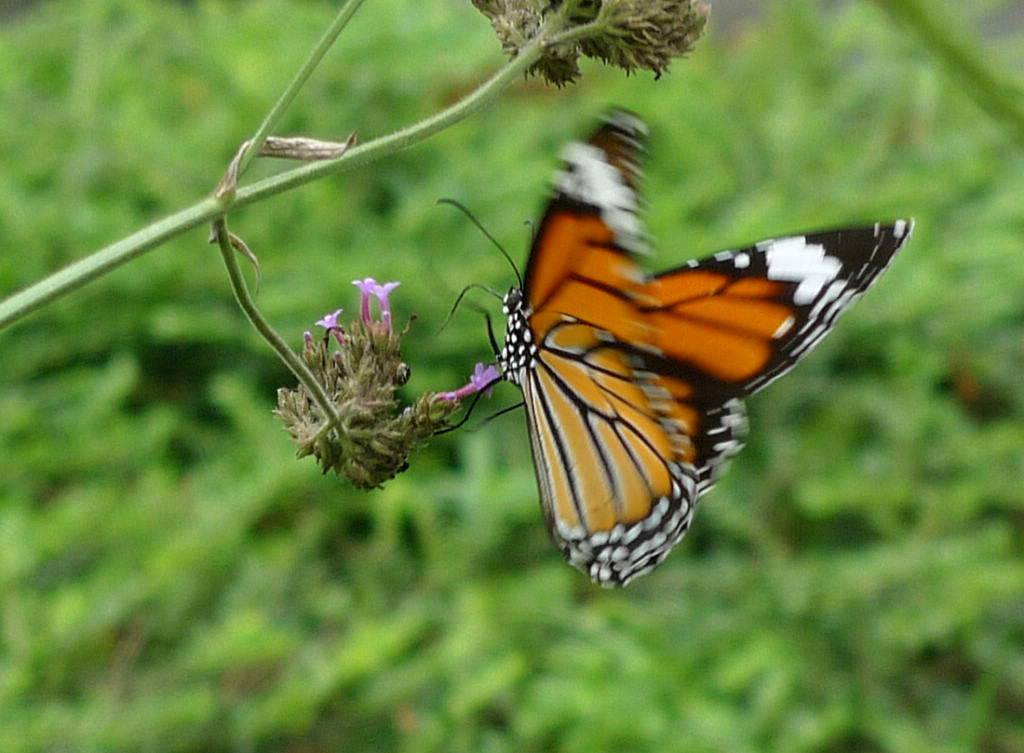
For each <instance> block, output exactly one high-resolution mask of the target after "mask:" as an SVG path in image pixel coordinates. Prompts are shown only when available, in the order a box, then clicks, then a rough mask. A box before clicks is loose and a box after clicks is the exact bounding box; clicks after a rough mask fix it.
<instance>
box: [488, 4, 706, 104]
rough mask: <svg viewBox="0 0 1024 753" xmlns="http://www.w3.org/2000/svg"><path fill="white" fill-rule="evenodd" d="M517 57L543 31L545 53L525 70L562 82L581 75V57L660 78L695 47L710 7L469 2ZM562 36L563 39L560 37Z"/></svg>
mask: <svg viewBox="0 0 1024 753" xmlns="http://www.w3.org/2000/svg"><path fill="white" fill-rule="evenodd" d="M473 5H474V6H476V8H477V9H478V10H480V12H481V13H483V14H484V15H485V16H487V18H488V19H489V20H490V22H491V26H493V27H494V31H495V33H496V34H497V35H498V39H499V40H500V41H501V46H502V48H503V49H504V50H505V52H506V53H508V54H509V55H510V56H512V57H515V56H516V55H518V54H519V51H520V50H521V49H523V48H524V47H525V46H526V45H527V44H529V43H530V42H532V41H533V40H535V39H537V38H538V37H539V36H541V35H542V34H545V33H548V34H550V38H551V40H552V41H550V42H549V43H548V44H547V45H546V47H545V52H544V56H543V57H542V58H541V59H540V60H539V61H538V62H536V63H534V65H533V66H531V68H530V70H529V73H531V74H535V75H540V76H543V77H544V78H545V79H547V80H548V81H550V82H551V83H553V84H555V85H557V86H561V85H563V84H567V83H572V82H573V81H575V80H576V79H577V78H579V76H580V68H579V58H580V55H585V56H587V57H592V58H597V59H599V60H602V61H604V62H605V63H608V64H609V65H614V66H616V67H618V68H622V69H623V70H625V71H626V72H627V73H632V72H633V71H636V70H641V69H643V70H649V71H652V72H653V73H654V75H655V76H656V77H657V76H660V75H661V74H662V73H664V72H665V71H666V70H668V66H669V63H670V62H671V60H672V58H676V57H681V56H683V55H685V54H687V53H688V52H690V50H692V49H693V46H694V44H695V43H696V41H697V39H699V38H700V36H701V34H702V33H703V31H704V26H705V24H706V23H707V19H708V14H709V12H710V9H709V7H708V6H707V5H705V4H704V3H702V2H700V1H699V0H473ZM559 40H563V41H559Z"/></svg>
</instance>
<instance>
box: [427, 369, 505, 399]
mask: <svg viewBox="0 0 1024 753" xmlns="http://www.w3.org/2000/svg"><path fill="white" fill-rule="evenodd" d="M499 381H501V372H500V371H498V369H497V367H495V366H494V364H491V365H490V366H486V367H485V366H484V365H483V364H482V363H478V364H477V365H476V366H475V367H474V368H473V375H472V376H470V378H469V384H467V385H466V386H464V387H459V389H457V390H455V391H453V392H441V393H439V394H438V396H437V397H438V399H439V400H446V401H448V402H451V401H453V400H462V399H463V398H464V397H467V396H468V395H472V394H473V393H474V392H483V393H484V394H485V395H486V396H487V397H490V396H491V393H492V392H493V391H494V385H495V384H497V383H498V382H499ZM485 390H486V391H485Z"/></svg>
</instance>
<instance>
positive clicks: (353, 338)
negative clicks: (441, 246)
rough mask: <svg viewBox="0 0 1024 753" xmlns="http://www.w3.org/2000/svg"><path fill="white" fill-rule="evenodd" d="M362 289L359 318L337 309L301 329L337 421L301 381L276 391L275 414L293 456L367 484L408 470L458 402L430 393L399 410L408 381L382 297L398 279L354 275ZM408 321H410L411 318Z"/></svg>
mask: <svg viewBox="0 0 1024 753" xmlns="http://www.w3.org/2000/svg"><path fill="white" fill-rule="evenodd" d="M355 284H356V285H357V286H359V287H360V290H361V291H362V294H363V300H362V307H361V308H362V312H361V313H362V316H361V318H360V319H357V320H355V321H353V322H351V323H349V324H348V325H347V326H346V327H344V328H343V327H342V326H341V325H340V324H338V315H339V314H340V313H341V311H340V310H339V311H336V312H334V313H333V314H330V315H328V316H326V317H324V318H323V319H321V320H320V321H319V322H317V324H318V325H320V326H322V327H324V328H325V330H326V331H325V332H324V335H323V337H321V338H319V339H314V338H313V336H312V335H311V334H310V333H308V332H307V333H306V337H305V344H304V346H303V349H302V360H303V361H304V362H305V364H306V366H308V367H309V370H310V371H311V372H312V374H313V377H314V378H315V379H316V381H317V383H318V384H319V385H320V386H321V387H322V388H323V390H324V392H326V394H327V396H328V397H329V399H330V402H331V408H332V410H333V412H334V414H335V416H336V419H337V424H336V425H335V424H333V423H331V421H330V420H329V419H328V417H327V416H326V415H325V413H324V411H323V409H322V408H321V407H320V405H319V404H318V402H317V401H316V400H315V399H314V398H313V397H312V396H311V395H310V394H309V392H308V391H307V390H306V389H305V388H304V387H303V386H302V385H301V384H300V385H299V386H298V387H296V388H294V389H287V388H281V389H279V390H278V391H277V409H276V410H275V411H274V414H275V415H276V416H277V417H278V418H279V419H280V420H281V422H282V423H283V424H284V426H285V429H286V430H287V431H288V433H289V434H290V435H291V437H292V439H293V440H294V442H295V444H296V445H297V446H298V450H297V455H298V457H300V458H301V457H305V456H307V455H312V456H314V457H315V458H316V460H317V463H319V465H320V467H321V468H322V469H323V472H324V473H327V472H328V471H334V472H335V473H337V474H339V475H341V476H344V477H345V478H347V479H348V480H349V481H350V482H351V483H352V484H353V485H355V486H357V487H359V488H362V489H370V488H373V487H377V486H380V485H381V484H382V483H383V482H385V481H387V480H388V479H390V478H394V476H395V475H396V474H398V473H401V472H402V471H404V470H405V469H406V468H408V459H409V454H410V453H411V452H412V450H413V449H414V448H415V447H416V445H417V444H419V443H421V442H423V441H424V440H426V439H427V438H429V437H430V436H432V435H433V434H435V433H436V432H437V431H439V430H441V429H443V428H446V427H447V426H448V418H449V416H451V415H452V414H453V413H454V412H455V411H456V410H458V408H459V403H458V401H451V400H447V399H439V397H438V396H437V395H436V394H433V393H427V394H424V395H423V396H421V397H420V398H419V399H418V400H417V401H416V402H415V403H414V404H413V405H411V406H409V407H406V408H405V409H404V410H399V408H398V402H397V400H396V397H395V393H396V391H397V390H398V388H399V387H401V386H402V385H404V384H405V383H406V382H407V381H408V379H409V367H408V365H407V364H405V363H404V362H403V361H402V351H401V338H402V336H403V335H404V334H406V332H408V330H409V326H406V327H405V329H404V330H403V331H402V332H397V333H396V332H395V331H394V330H393V328H392V326H391V312H390V309H389V307H388V302H387V295H388V293H389V292H390V291H391V290H392V289H393V288H394V287H395V286H397V283H387V284H385V285H378V284H377V283H376V282H374V281H373V280H372V279H367V280H363V281H357V282H356V283H355ZM371 297H376V298H377V300H378V302H379V303H380V308H381V319H380V320H379V321H374V320H373V319H372V318H371V316H370V298H371ZM410 324H411V322H410Z"/></svg>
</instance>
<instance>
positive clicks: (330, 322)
mask: <svg viewBox="0 0 1024 753" xmlns="http://www.w3.org/2000/svg"><path fill="white" fill-rule="evenodd" d="M341 312H342V309H338V310H337V311H335V312H334V313H333V314H328V315H327V316H325V317H324V318H323V319H320V320H318V321H316V322H313V323H314V324H316V325H317V326H318V327H323V328H324V329H326V330H327V331H328V332H329V333H331V334H332V335H334V339H335V340H337V341H338V345H341V344H343V343H344V342H345V330H343V329H342V328H341V325H340V324H338V317H339V316H340V315H341Z"/></svg>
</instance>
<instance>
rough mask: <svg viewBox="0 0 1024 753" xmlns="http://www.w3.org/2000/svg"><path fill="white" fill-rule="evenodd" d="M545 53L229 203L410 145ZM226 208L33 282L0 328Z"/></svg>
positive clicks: (169, 224) (219, 205)
mask: <svg viewBox="0 0 1024 753" xmlns="http://www.w3.org/2000/svg"><path fill="white" fill-rule="evenodd" d="M541 52H542V44H541V41H540V40H536V41H534V42H533V43H531V44H530V45H528V46H527V47H524V48H523V49H522V51H521V52H520V54H519V55H518V57H516V58H515V59H514V60H511V61H510V62H509V63H507V64H506V65H505V66H504V67H502V68H501V69H500V70H499V71H498V72H497V73H495V74H494V75H493V76H492V77H491V78H490V79H488V80H487V81H485V82H484V83H483V84H481V85H480V86H479V87H478V88H477V89H476V90H474V91H473V92H471V93H470V94H468V95H467V96H466V97H465V98H463V99H461V100H460V101H458V102H456V103H455V104H454V105H452V106H451V107H448V108H447V109H445V110H442V111H441V112H439V113H437V114H436V115H433V116H431V117H429V118H427V119H425V120H422V121H420V122H419V123H416V124H415V125H412V126H409V127H408V128H403V129H402V130H400V131H396V132H395V133H392V134H389V135H387V136H382V137H381V138H379V139H375V140H373V141H370V142H367V143H365V144H360V145H358V146H355V147H353V148H352V149H350V150H348V151H347V152H345V154H344V155H342V156H341V157H339V158H338V159H334V160H325V161H323V162H315V163H311V164H308V165H303V166H301V167H297V168H295V169H293V170H288V171H286V172H283V173H280V174H279V175H275V176H272V177H269V178H265V179H263V180H260V181H257V182H256V183H253V184H252V185H249V186H243V187H241V188H239V189H238V191H237V193H236V195H235V196H234V199H233V201H231V207H232V208H235V207H242V206H245V205H247V204H252V203H254V202H257V201H260V200H262V199H266V198H268V197H270V196H274V195H275V194H278V193H280V192H282V191H285V190H288V189H290V188H295V187H297V186H301V185H303V184H305V183H309V182H310V181H313V180H316V179H317V178H321V177H324V176H326V175H331V174H333V173H339V172H342V171H343V170H351V169H353V168H356V167H361V166H363V165H365V164H367V163H369V162H372V161H373V160H376V159H379V158H381V157H384V156H386V155H388V154H392V153H394V152H397V151H399V150H400V149H404V148H406V147H409V146H412V145H413V144H415V143H418V142H420V141H422V140H423V139H425V138H427V137H429V136H431V135H433V134H435V133H437V132H438V131H441V130H443V129H444V128H447V127H448V126H450V125H452V124H454V123H457V122H458V121H460V120H462V119H463V118H465V117H467V116H469V115H470V114H472V113H474V112H476V111H477V110H479V109H480V108H482V107H483V106H484V105H487V104H489V103H491V102H493V101H494V100H495V99H497V98H498V96H499V95H500V94H501V92H502V91H504V90H505V89H506V88H508V87H509V86H510V85H511V84H512V83H513V82H514V81H516V79H517V78H518V77H519V76H521V75H522V74H523V72H524V71H526V69H527V68H529V67H530V65H532V64H533V63H534V62H535V61H536V60H537V59H538V58H539V57H540V56H541ZM224 209H225V202H224V201H221V200H217V199H214V198H206V199H203V200H202V201H200V202H198V203H196V204H194V205H192V206H191V207H188V208H187V209H183V210H181V211H180V212H177V213H175V214H173V215H171V216H170V217H166V218H164V219H163V220H160V221H159V222H156V223H154V224H152V225H149V226H147V227H145V228H142V229H141V230H139V231H137V232H135V233H133V234H131V235H129V236H128V237H127V238H122V239H121V240H119V241H117V242H116V243H114V244H112V245H110V246H106V247H105V248H102V249H100V250H99V251H96V252H94V253H92V254H90V255H89V256H87V257H85V258H83V259H80V260H78V261H76V262H73V263H71V264H69V265H68V266H67V267H65V268H64V269H62V270H60V271H58V272H55V273H54V274H52V275H50V276H48V277H45V278H43V279H42V280H39V281H38V282H36V283H33V284H32V285H30V286H28V287H27V288H25V289H23V290H21V291H19V292H17V293H15V294H13V295H11V296H9V297H7V298H5V299H4V300H2V301H0V329H4V328H5V327H7V326H9V325H11V324H13V323H14V322H16V321H18V320H20V319H22V318H24V317H25V316H26V315H27V314H29V313H31V312H32V311H35V310H36V309H38V308H41V307H42V306H44V305H46V304H47V303H50V302H52V301H55V300H57V299H59V298H62V297H63V296H65V295H67V294H68V293H70V292H72V291H74V290H77V289H78V288H80V287H82V286H83V285H85V284H86V283H88V282H90V281H92V280H94V279H96V278H97V277H100V276H102V275H104V274H106V273H108V272H110V271H112V270H114V269H116V268H117V267H119V266H120V265H122V264H124V263H125V262H127V261H130V260H132V259H134V258H135V257H137V256H140V255H141V254H143V253H145V252H146V251H149V250H150V249H152V248H155V247H156V246H159V245H160V244H162V243H164V242H165V241H167V240H170V239H171V238H174V237H177V236H179V235H181V234H183V233H185V232H187V231H189V230H191V229H192V228H194V227H198V226H199V225H202V224H204V223H206V222H210V221H212V220H214V219H215V218H216V217H218V216H219V215H221V214H222V213H223V212H224Z"/></svg>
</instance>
